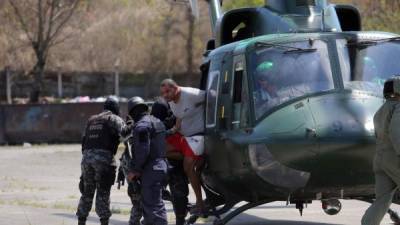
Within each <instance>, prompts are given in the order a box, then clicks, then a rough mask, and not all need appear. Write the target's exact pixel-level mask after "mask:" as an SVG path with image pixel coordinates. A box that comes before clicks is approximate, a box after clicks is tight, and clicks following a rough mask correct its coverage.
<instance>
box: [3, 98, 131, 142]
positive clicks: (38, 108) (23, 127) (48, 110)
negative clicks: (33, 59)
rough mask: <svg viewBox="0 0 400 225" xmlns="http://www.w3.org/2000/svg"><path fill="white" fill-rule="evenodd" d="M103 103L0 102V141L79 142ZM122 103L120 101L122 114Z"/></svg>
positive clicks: (123, 112) (124, 105) (124, 106)
mask: <svg viewBox="0 0 400 225" xmlns="http://www.w3.org/2000/svg"><path fill="white" fill-rule="evenodd" d="M102 107H103V103H76V104H48V105H34V104H31V105H0V144H21V143H24V142H29V143H79V142H80V140H81V135H82V131H83V129H84V127H85V124H86V121H87V119H88V118H89V117H90V116H91V115H94V114H97V113H99V112H101V110H102ZM125 108H126V104H122V105H121V109H122V110H121V111H122V114H123V115H126V113H125V112H126V109H125Z"/></svg>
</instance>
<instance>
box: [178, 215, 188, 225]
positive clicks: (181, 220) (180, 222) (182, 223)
mask: <svg viewBox="0 0 400 225" xmlns="http://www.w3.org/2000/svg"><path fill="white" fill-rule="evenodd" d="M185 222H186V221H185V217H176V225H185Z"/></svg>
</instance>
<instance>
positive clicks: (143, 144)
mask: <svg viewBox="0 0 400 225" xmlns="http://www.w3.org/2000/svg"><path fill="white" fill-rule="evenodd" d="M132 138H133V143H134V146H135V151H133V155H134V157H133V158H134V161H133V162H132V163H131V165H130V171H132V172H136V173H142V171H143V167H144V164H145V163H146V161H147V158H148V157H149V154H150V131H149V129H148V128H147V127H136V128H135V130H134V131H133V137H132Z"/></svg>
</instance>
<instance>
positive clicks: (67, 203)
mask: <svg viewBox="0 0 400 225" xmlns="http://www.w3.org/2000/svg"><path fill="white" fill-rule="evenodd" d="M80 159H81V153H80V146H79V145H55V146H53V145H52V146H50V145H41V146H33V147H32V146H27V147H22V146H19V147H0V224H1V225H3V224H4V225H25V224H26V225H70V224H77V222H76V218H75V209H76V206H77V203H78V198H79V196H80V193H79V190H78V178H79V174H80ZM111 198H112V199H111V201H112V202H111V206H112V210H113V213H114V214H113V216H112V219H111V224H114V225H123V224H128V223H127V221H128V218H129V215H128V213H129V209H130V203H129V199H128V198H127V196H126V186H125V187H122V188H121V190H117V189H116V187H115V186H114V187H113V190H112V197H111ZM191 199H192V200H193V195H191ZM342 205H343V210H342V212H341V213H340V214H338V215H336V216H328V215H325V214H324V213H323V211H322V209H321V204H320V203H319V202H317V201H316V202H314V203H313V204H311V205H308V208H306V209H305V210H304V215H303V216H302V217H301V216H300V215H299V213H298V211H297V210H296V209H295V208H294V207H293V206H286V205H285V203H284V202H276V203H271V204H267V205H263V206H260V207H257V208H255V209H251V210H249V211H247V212H246V213H244V214H241V215H240V216H238V217H237V218H235V219H234V220H232V221H231V222H230V223H229V224H232V225H333V224H346V225H347V224H348V225H355V224H360V222H359V221H360V219H361V216H362V215H363V213H364V211H365V209H366V208H367V207H368V204H366V203H362V202H358V201H342ZM166 206H167V209H168V218H169V221H170V224H174V223H173V220H174V216H173V212H172V207H171V204H170V203H166ZM394 209H396V210H398V211H400V207H398V206H394ZM211 221H212V218H209V219H207V220H202V221H199V222H198V223H197V224H212V223H211ZM92 224H98V218H97V216H96V214H95V213H94V212H92V213H91V216H90V218H89V220H88V225H92ZM382 224H391V221H390V219H389V218H388V217H387V216H386V217H385V219H384V221H383V223H382Z"/></svg>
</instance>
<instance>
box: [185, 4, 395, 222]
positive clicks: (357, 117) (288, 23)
mask: <svg viewBox="0 0 400 225" xmlns="http://www.w3.org/2000/svg"><path fill="white" fill-rule="evenodd" d="M190 2H191V5H192V6H193V8H197V1H196V0H192V1H190ZM207 2H208V4H209V9H210V10H209V11H210V19H211V27H212V30H213V38H212V39H211V40H210V41H209V42H208V44H207V51H206V52H205V53H204V63H203V64H202V66H201V71H202V81H201V88H202V89H204V90H206V91H207V99H206V119H205V121H206V124H205V126H206V138H205V146H206V162H207V163H206V166H205V168H204V171H203V174H202V178H203V183H204V187H205V190H206V194H207V203H208V205H209V206H210V215H215V216H216V217H217V219H216V220H215V221H214V224H216V225H220V224H226V223H227V222H228V221H229V220H231V219H232V218H233V217H235V216H236V215H239V214H240V213H242V212H244V211H245V210H247V209H250V208H253V207H256V206H259V205H262V204H266V203H269V202H274V201H287V202H288V204H295V205H296V208H297V209H299V211H300V213H302V211H303V208H304V205H305V204H307V203H311V201H313V200H320V201H321V202H322V208H323V209H324V211H325V212H326V213H327V214H330V215H334V214H337V213H338V212H339V211H340V209H341V203H340V201H339V199H356V200H361V201H367V202H372V201H373V199H374V174H373V171H372V160H373V157H374V149H375V138H374V125H373V116H374V114H375V112H376V111H377V110H378V108H379V107H380V106H381V105H382V104H383V102H384V98H383V94H382V90H383V83H384V81H385V80H386V79H387V78H389V77H391V76H393V75H395V74H400V63H399V62H398V59H399V58H400V43H399V42H400V38H399V36H398V35H396V34H392V33H385V32H363V31H361V17H360V13H359V11H358V10H357V9H356V8H355V7H353V6H349V5H335V4H330V3H329V2H328V1H327V0H268V3H267V1H266V4H265V6H263V7H258V8H240V9H234V10H231V11H227V12H224V13H222V10H221V6H222V3H221V2H220V0H208V1H207ZM194 10H196V9H194ZM239 202H246V204H245V205H243V206H241V207H239V208H236V209H235V210H233V211H232V210H231V209H232V208H233V207H234V206H235V205H236V204H238V203H239ZM395 202H396V203H400V201H399V200H398V199H396V200H395ZM227 212H229V213H227ZM226 213H227V214H226ZM223 214H225V216H224V217H222V215H223ZM389 214H390V215H391V218H392V220H393V221H395V222H398V221H400V219H399V216H398V215H397V213H395V212H394V211H392V210H390V211H389ZM196 219H197V218H196V217H191V218H190V219H189V220H188V222H187V223H188V224H193V223H194V221H195V220H196Z"/></svg>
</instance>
